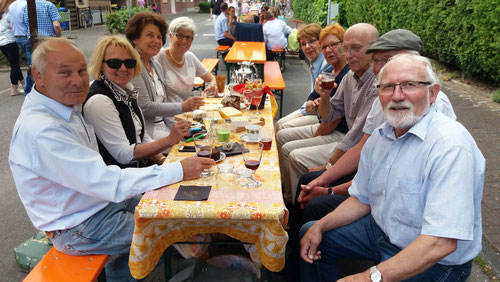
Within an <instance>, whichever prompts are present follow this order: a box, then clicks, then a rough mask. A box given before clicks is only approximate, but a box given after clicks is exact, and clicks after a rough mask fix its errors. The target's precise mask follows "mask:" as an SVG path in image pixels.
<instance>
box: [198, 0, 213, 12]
mask: <svg viewBox="0 0 500 282" xmlns="http://www.w3.org/2000/svg"><path fill="white" fill-rule="evenodd" d="M198 7H200V13H210V2H204V1H202V2H200V3H199V4H198Z"/></svg>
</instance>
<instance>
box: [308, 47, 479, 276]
mask: <svg viewBox="0 0 500 282" xmlns="http://www.w3.org/2000/svg"><path fill="white" fill-rule="evenodd" d="M375 84H376V89H377V94H378V97H379V99H380V103H381V105H382V108H383V109H384V110H383V111H384V116H385V119H386V122H384V123H383V124H382V125H381V126H379V127H377V128H376V129H375V131H374V132H373V134H372V136H371V137H370V138H369V139H368V140H367V142H366V143H365V145H364V147H363V151H362V152H361V158H360V162H359V167H358V173H357V174H356V177H355V178H354V180H353V182H352V185H351V187H350V188H349V195H350V196H349V198H348V199H347V200H345V201H344V202H342V204H340V206H338V207H337V208H336V209H335V210H334V211H333V212H331V213H329V214H328V215H327V216H325V217H323V218H322V219H321V220H319V221H311V222H309V223H307V224H305V225H304V226H303V227H302V229H301V231H300V232H301V235H302V240H301V242H300V244H301V249H300V255H301V258H302V259H303V261H302V262H301V268H300V270H301V278H302V281H335V280H337V279H339V278H340V276H339V269H338V265H337V259H338V258H340V257H342V258H345V257H355V258H358V259H359V258H361V259H367V260H371V261H374V262H375V264H376V265H375V266H372V267H371V268H370V269H367V270H366V271H363V272H361V273H357V274H354V275H351V276H348V277H345V278H343V279H341V280H339V281H376V282H380V281H402V280H407V279H408V280H411V281H466V280H467V278H468V277H469V275H470V273H471V268H472V259H474V258H475V257H476V256H477V255H478V253H479V252H480V251H481V239H482V225H481V199H482V194H483V184H484V171H485V159H484V157H483V155H482V154H481V151H480V150H479V148H478V147H477V145H476V142H475V141H474V139H473V138H472V136H471V135H470V133H469V132H468V131H467V129H465V127H463V125H461V124H460V123H458V122H457V121H455V120H453V119H451V118H449V117H447V116H445V115H444V114H443V113H441V112H440V111H437V110H436V108H435V105H434V103H435V101H436V98H437V95H438V93H439V89H440V85H439V80H438V78H437V75H436V73H435V72H434V71H433V70H432V66H431V63H430V62H429V60H428V59H427V58H424V57H421V56H419V55H412V54H399V55H396V56H394V57H392V58H391V59H389V61H388V62H387V63H386V64H385V65H384V67H382V69H381V70H380V72H379V74H378V76H377V80H376V82H375ZM457 215H458V216H457ZM415 258H418V259H415Z"/></svg>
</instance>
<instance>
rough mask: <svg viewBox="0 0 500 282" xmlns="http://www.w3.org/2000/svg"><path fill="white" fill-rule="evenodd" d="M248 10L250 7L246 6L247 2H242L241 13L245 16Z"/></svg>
mask: <svg viewBox="0 0 500 282" xmlns="http://www.w3.org/2000/svg"><path fill="white" fill-rule="evenodd" d="M249 10H250V5H248V0H243V4H241V12H242V13H243V14H244V15H246V14H248V11H249Z"/></svg>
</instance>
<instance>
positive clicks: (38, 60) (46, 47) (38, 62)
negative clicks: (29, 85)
mask: <svg viewBox="0 0 500 282" xmlns="http://www.w3.org/2000/svg"><path fill="white" fill-rule="evenodd" d="M57 44H64V45H67V46H73V47H74V48H75V49H76V50H77V51H78V52H80V54H82V56H83V57H85V54H83V51H82V50H81V49H80V48H78V46H76V44H75V42H73V41H71V40H69V39H67V38H63V37H51V38H49V39H46V40H44V41H42V42H40V43H38V44H37V46H36V48H35V51H33V55H32V59H31V65H32V67H34V68H36V69H37V70H38V71H40V72H41V73H43V72H44V70H45V67H46V66H47V53H48V52H62V51H63V50H58V49H57V48H56V46H55V45H57Z"/></svg>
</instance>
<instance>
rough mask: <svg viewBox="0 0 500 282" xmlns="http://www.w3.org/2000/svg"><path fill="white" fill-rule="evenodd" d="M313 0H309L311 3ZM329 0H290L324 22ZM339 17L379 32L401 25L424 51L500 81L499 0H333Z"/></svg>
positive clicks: (308, 17) (299, 12)
mask: <svg viewBox="0 0 500 282" xmlns="http://www.w3.org/2000/svg"><path fill="white" fill-rule="evenodd" d="M311 2H312V3H311ZM327 3H328V1H327V0H314V1H311V0H294V13H295V15H296V17H297V18H298V19H300V20H302V21H304V22H316V23H318V24H320V25H322V26H324V25H325V24H326V15H327V11H328V9H327V5H328V4H327ZM337 3H339V15H340V17H339V19H338V22H339V23H340V24H341V25H342V26H344V27H348V26H350V25H353V24H355V23H359V22H367V23H371V24H373V25H375V26H376V27H377V29H378V30H379V32H380V34H384V33H385V32H387V31H389V30H392V29H396V28H405V29H409V30H411V31H413V32H414V33H415V34H417V35H419V36H420V37H421V38H422V41H423V42H424V49H423V50H422V54H423V55H425V56H428V57H431V58H434V59H436V60H438V61H440V62H443V63H445V64H447V65H451V66H454V67H457V68H459V69H460V70H462V71H463V72H464V73H465V74H466V75H468V76H472V77H475V78H480V79H486V80H491V81H493V82H495V83H496V84H500V68H499V67H498V62H500V36H498V34H500V6H499V5H498V0H481V1H479V0H476V1H469V0H440V1H436V0H406V1H388V0H337Z"/></svg>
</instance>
